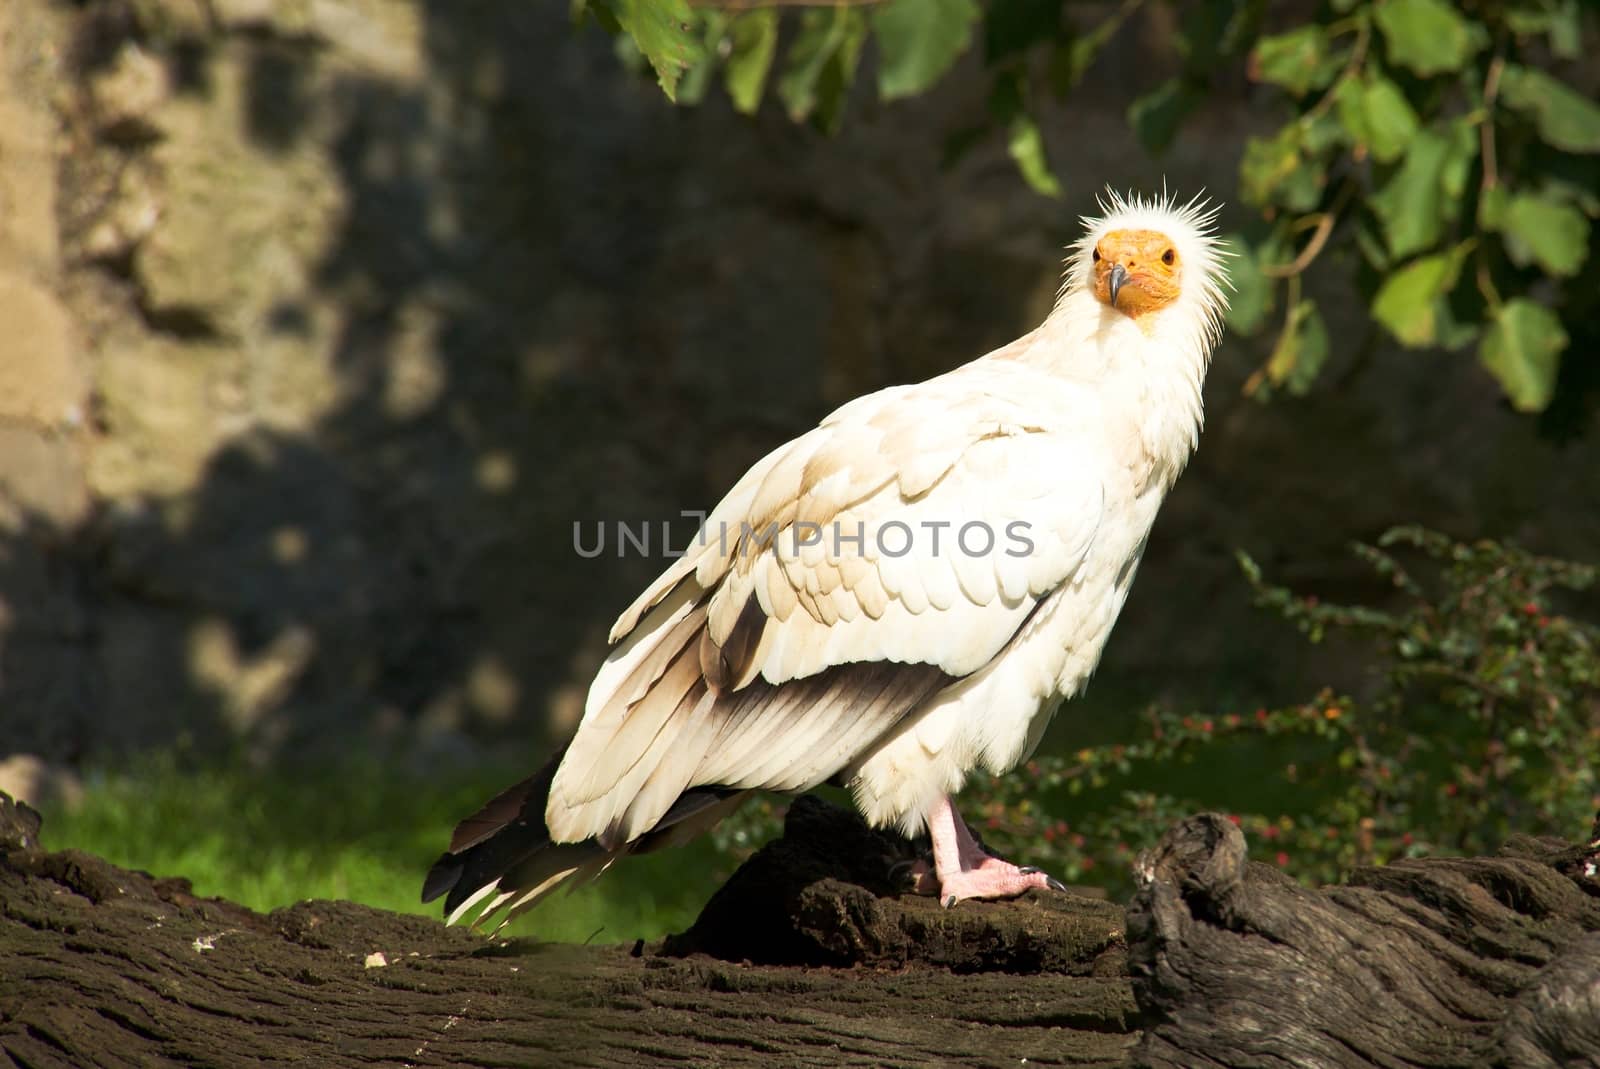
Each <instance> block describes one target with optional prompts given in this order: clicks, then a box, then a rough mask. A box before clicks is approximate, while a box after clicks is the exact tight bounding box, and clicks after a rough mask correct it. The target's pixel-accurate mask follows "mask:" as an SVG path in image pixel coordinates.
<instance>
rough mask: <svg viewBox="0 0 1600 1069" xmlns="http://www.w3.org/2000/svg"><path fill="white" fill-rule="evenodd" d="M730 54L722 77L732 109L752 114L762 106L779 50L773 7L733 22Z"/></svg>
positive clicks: (740, 17)
mask: <svg viewBox="0 0 1600 1069" xmlns="http://www.w3.org/2000/svg"><path fill="white" fill-rule="evenodd" d="M731 36H732V46H733V49H732V51H731V52H730V53H729V54H728V65H727V67H726V68H725V70H724V72H723V77H724V79H725V81H726V84H727V87H728V96H729V97H731V98H732V99H733V106H734V108H735V110H737V111H739V112H741V113H743V114H745V115H753V114H755V111H756V109H757V108H759V107H760V106H761V93H762V90H763V89H765V88H766V84H767V74H768V73H769V72H771V70H772V58H773V56H774V55H776V54H777V50H778V13H777V11H775V10H773V9H772V8H770V7H769V8H764V9H761V10H759V11H751V12H748V13H746V14H743V15H740V16H739V17H738V18H737V19H735V20H734V23H733V27H732V31H731Z"/></svg>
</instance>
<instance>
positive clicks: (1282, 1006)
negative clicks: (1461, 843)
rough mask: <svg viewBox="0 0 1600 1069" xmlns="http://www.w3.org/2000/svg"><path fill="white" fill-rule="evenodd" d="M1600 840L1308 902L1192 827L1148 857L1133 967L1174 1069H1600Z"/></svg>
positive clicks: (1307, 895)
mask: <svg viewBox="0 0 1600 1069" xmlns="http://www.w3.org/2000/svg"><path fill="white" fill-rule="evenodd" d="M1596 857H1597V843H1596V842H1595V841H1591V842H1590V843H1589V844H1587V845H1585V846H1580V847H1572V846H1570V845H1568V844H1566V843H1562V842H1559V841H1556V840H1533V839H1526V838H1523V839H1516V840H1513V841H1511V842H1510V843H1508V844H1507V845H1506V846H1505V847H1504V848H1503V849H1502V851H1501V853H1500V855H1499V856H1498V857H1492V858H1430V859H1426V860H1406V861H1397V862H1395V863H1393V864H1391V865H1387V866H1384V867H1381V868H1365V869H1359V870H1357V871H1356V872H1355V873H1354V874H1353V875H1352V876H1351V878H1350V881H1349V883H1348V885H1345V886H1339V887H1327V888H1323V889H1320V890H1310V889H1308V888H1305V887H1302V886H1300V885H1299V884H1297V883H1295V882H1293V881H1292V880H1289V879H1288V878H1287V877H1285V876H1284V875H1283V874H1281V873H1280V872H1278V871H1277V870H1275V869H1271V868H1269V867H1267V866H1264V865H1260V864H1256V863H1253V862H1250V861H1248V860H1247V859H1246V854H1245V842H1244V836H1243V835H1242V834H1240V832H1239V829H1238V828H1236V827H1234V826H1233V825H1232V824H1231V823H1230V822H1229V821H1227V820H1226V819H1224V818H1222V817H1218V816H1215V815H1206V816H1200V817H1195V818H1191V819H1189V820H1186V821H1184V822H1182V823H1180V824H1179V825H1178V826H1177V827H1175V828H1174V829H1172V830H1171V831H1169V832H1168V833H1167V835H1166V836H1165V837H1164V839H1163V840H1162V842H1161V844H1160V845H1159V846H1158V847H1157V848H1156V849H1155V850H1153V851H1150V852H1149V853H1147V854H1146V855H1145V856H1143V857H1142V858H1141V859H1140V862H1139V876H1140V879H1141V882H1142V883H1143V886H1142V888H1141V889H1140V890H1139V892H1138V893H1137V894H1136V895H1135V896H1134V899H1133V901H1132V903H1130V905H1129V907H1128V941H1129V965H1130V970H1131V973H1132V978H1133V986H1134V994H1135V997H1136V998H1137V999H1138V1002H1139V1006H1140V1009H1141V1011H1142V1018H1141V1021H1142V1023H1143V1024H1144V1026H1145V1034H1144V1036H1143V1038H1142V1040H1141V1042H1140V1046H1139V1048H1138V1053H1137V1060H1138V1061H1139V1063H1140V1064H1148V1065H1152V1066H1158V1067H1166V1066H1172V1067H1183V1069H1198V1067H1212V1066H1217V1067H1228V1069H1249V1067H1257V1066H1261V1067H1266V1066H1271V1067H1280V1066H1301V1065H1315V1066H1340V1067H1343V1066H1360V1067H1363V1069H1365V1067H1370V1066H1406V1067H1428V1066H1441V1067H1443V1066H1502V1065H1503V1066H1508V1067H1511V1066H1515V1067H1522V1066H1545V1065H1550V1066H1555V1065H1575V1064H1581V1065H1600V1014H1597V1012H1596V1011H1597V1009H1600V946H1597V942H1596V939H1597V937H1596V935H1595V934H1594V933H1595V932H1596V931H1597V930H1600V880H1597V879H1596V877H1595V872H1596V867H1595V865H1596Z"/></svg>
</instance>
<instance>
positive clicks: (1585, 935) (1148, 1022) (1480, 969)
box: [0, 795, 1600, 1067]
mask: <svg viewBox="0 0 1600 1069" xmlns="http://www.w3.org/2000/svg"><path fill="white" fill-rule="evenodd" d="M38 831H39V827H38V819H37V815H36V814H33V813H32V811H31V810H28V809H27V808H26V807H23V806H16V805H13V804H12V803H11V801H10V800H9V799H7V798H4V796H3V795H0V963H3V964H0V1055H3V1056H4V1057H3V1059H0V1064H14V1065H25V1066H55V1065H71V1066H79V1065H150V1064H190V1065H218V1066H230V1065H241V1064H260V1063H264V1062H277V1061H291V1060H293V1061H304V1062H307V1063H309V1064H315V1065H323V1066H366V1065H374V1064H382V1065H416V1066H424V1065H430V1066H437V1065H454V1066H526V1065H533V1066H542V1065H601V1066H610V1065H639V1064H662V1065H665V1064H678V1065H681V1064H693V1065H722V1066H742V1065H758V1064H759V1065H763V1066H772V1065H818V1066H834V1065H927V1064H946V1065H981V1066H989V1065H994V1066H999V1065H1010V1066H1015V1065H1019V1064H1033V1065H1073V1066H1124V1065H1136V1064H1150V1065H1158V1066H1185V1067H1190V1066H1298V1065H1334V1066H1346V1065H1348V1066H1463V1065H1468V1066H1470V1065H1483V1066H1502V1065H1503V1066H1517V1067H1521V1066H1545V1065H1550V1066H1554V1065H1574V1064H1582V1065H1592V1064H1600V934H1597V933H1600V880H1597V879H1596V877H1595V859H1596V851H1595V847H1594V845H1593V844H1592V843H1590V844H1586V845H1578V846H1573V845H1571V844H1565V843H1558V842H1553V841H1549V840H1537V841H1536V840H1518V841H1515V842H1513V843H1511V844H1509V845H1508V847H1507V849H1506V850H1505V851H1504V852H1503V854H1502V856H1499V857H1496V858H1486V859H1441V860H1437V861H1414V862H1405V863H1401V864H1395V865H1392V866H1389V867H1387V868H1383V869H1372V870H1362V871H1361V872H1358V873H1357V874H1356V875H1355V877H1354V878H1353V879H1352V881H1351V883H1350V884H1349V885H1347V886H1341V887H1331V888H1325V889H1322V890H1310V889H1307V888H1303V887H1300V886H1299V885H1297V884H1294V883H1292V882H1290V881H1288V880H1286V879H1285V878H1283V877H1282V876H1281V874H1279V873H1277V872H1276V871H1274V870H1271V869H1268V868H1266V867H1264V866H1258V865H1254V864H1251V863H1249V862H1248V861H1247V860H1246V858H1245V852H1244V840H1243V838H1242V836H1240V835H1239V833H1238V830H1237V829H1236V828H1234V827H1233V826H1232V825H1231V824H1229V823H1228V822H1227V821H1225V820H1223V819H1221V818H1218V817H1213V816H1200V817H1196V818H1192V819H1190V820H1188V821H1185V822H1183V823H1181V824H1179V825H1177V826H1176V827H1175V828H1173V829H1172V831H1171V832H1169V833H1168V835H1167V837H1166V838H1165V840H1164V841H1163V843H1162V845H1161V846H1160V847H1159V848H1158V849H1157V850H1155V851H1152V852H1150V854H1148V855H1147V856H1146V857H1145V858H1143V859H1142V860H1141V865H1142V876H1143V878H1144V884H1143V887H1142V889H1141V890H1140V891H1139V893H1138V894H1137V895H1136V896H1135V897H1134V900H1133V901H1132V903H1131V904H1129V905H1128V906H1127V908H1126V910H1124V908H1123V907H1122V906H1119V905H1114V904H1111V903H1108V902H1104V901H1099V900H1096V899H1093V898H1089V897H1081V896H1076V895H1045V894H1039V893H1030V894H1029V895H1028V896H1025V897H1023V898H1021V899H1018V900H1016V901H1012V902H1000V903H964V904H962V905H961V906H959V907H957V908H955V909H952V910H943V909H940V908H939V907H938V905H937V904H936V903H935V902H934V901H933V900H931V899H926V898H918V897H914V896H897V895H895V894H893V893H892V877H891V875H890V873H891V871H892V868H893V866H894V864H895V863H897V862H898V861H901V860H904V859H905V857H906V856H907V854H908V852H911V848H910V847H909V846H908V844H906V843H905V842H904V841H902V840H897V839H896V838H894V837H892V836H887V835H883V834H881V833H878V832H874V831H870V830H868V829H867V828H865V827H864V826H863V825H862V824H861V823H860V821H859V820H858V819H856V818H855V817H854V815H853V814H850V813H847V812H845V811H843V810H839V809H837V808H835V807H832V806H829V805H827V804H826V803H822V802H818V801H815V800H801V801H799V802H797V803H796V804H795V805H794V806H793V807H792V809H791V814H790V819H789V821H788V825H787V827H786V830H785V835H784V837H783V838H782V839H780V840H778V841H776V842H775V843H773V844H771V845H769V846H768V847H767V848H765V849H764V850H763V851H761V852H760V853H759V854H757V855H756V857H754V858H752V859H751V861H750V862H749V863H748V864H747V865H746V866H745V867H744V868H742V869H741V870H740V871H739V872H738V873H736V874H735V876H734V877H733V878H732V879H731V880H730V881H729V883H728V884H727V885H726V886H725V887H724V888H723V889H722V890H721V891H719V892H718V894H717V895H716V896H715V897H714V898H713V900H712V901H711V902H710V903H708V905H707V907H706V910H705V912H704V913H703V914H702V916H701V918H700V919H699V921H697V922H696V924H695V926H694V927H693V928H691V929H690V930H689V931H688V932H686V933H683V934H682V935H679V936H674V937H671V938H669V939H667V940H664V941H662V942H660V943H656V944H651V945H645V944H637V945H634V946H589V947H582V946H570V945H549V944H539V943H536V942H533V941H527V940H510V941H506V940H486V939H484V938H483V937H482V936H479V935H475V934H473V933H471V932H468V931H463V930H461V929H451V928H445V927H444V926H443V925H441V924H439V923H437V922H435V921H432V920H429V919H427V918H423V917H415V916H403V915H397V914H391V913H384V912H381V911H378V910H373V909H368V908H366V907H362V906H357V905H354V904H351V903H345V902H303V903H300V904H298V905H295V906H291V907H288V908H286V909H280V910H275V911H274V912H272V913H270V914H260V913H255V912H253V911H251V910H248V909H245V908H243V907H241V906H238V905H235V904H232V903H229V902H226V901H222V900H220V899H207V898H198V897H196V896H195V895H194V894H193V893H192V892H191V889H190V887H189V885H188V883H187V882H186V881H184V880H182V879H158V878H153V877H151V876H149V875H146V874H143V873H138V872H130V871H128V870H125V869H120V868H117V867H116V866H113V865H110V864H108V863H106V862H105V861H102V860H100V859H98V858H95V857H91V856H88V855H85V854H81V853H77V852H74V851H60V852H49V851H46V850H44V849H43V848H42V847H41V846H40V845H39V841H38ZM613 878H624V879H625V878H626V875H625V871H624V872H623V873H619V874H618V875H617V877H613ZM1125 917H1126V928H1125V927H1124V918H1125ZM1125 931H1126V933H1128V934H1127V935H1125V934H1124V933H1125ZM1024 1060H1025V1061H1024Z"/></svg>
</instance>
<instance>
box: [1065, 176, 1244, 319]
mask: <svg viewBox="0 0 1600 1069" xmlns="http://www.w3.org/2000/svg"><path fill="white" fill-rule="evenodd" d="M1099 204H1100V209H1101V211H1102V213H1103V214H1101V215H1100V216H1099V217H1087V216H1086V217H1085V218H1084V219H1083V225H1084V234H1083V237H1081V238H1079V239H1078V241H1077V242H1076V243H1074V244H1073V246H1072V248H1071V250H1070V252H1069V254H1068V257H1067V271H1066V279H1065V282H1064V284H1063V286H1062V293H1063V294H1064V295H1065V294H1067V293H1072V292H1076V291H1080V290H1093V289H1094V288H1095V285H1096V281H1097V280H1096V268H1097V266H1098V264H1099V260H1100V253H1099V250H1100V249H1101V248H1102V247H1103V244H1102V243H1104V242H1106V241H1107V239H1108V238H1111V239H1113V241H1115V239H1116V238H1117V237H1118V236H1119V235H1124V234H1133V235H1154V234H1159V235H1163V236H1164V237H1165V238H1166V239H1167V243H1170V249H1171V250H1172V252H1173V253H1174V254H1175V255H1173V256H1171V258H1170V264H1171V266H1170V269H1168V271H1167V273H1168V274H1169V275H1171V283H1172V284H1171V287H1170V293H1169V294H1167V295H1166V296H1165V299H1163V300H1162V301H1161V303H1160V306H1161V314H1162V315H1163V316H1164V317H1165V316H1176V317H1177V318H1178V319H1179V320H1180V321H1182V322H1186V323H1191V324H1194V325H1195V326H1197V327H1198V328H1199V329H1198V333H1199V334H1200V336H1201V338H1202V339H1203V341H1202V344H1203V345H1204V347H1205V348H1206V349H1209V348H1210V347H1211V346H1212V345H1213V344H1215V342H1216V340H1217V338H1218V336H1219V335H1220V334H1221V332H1222V316H1223V314H1224V313H1225V312H1226V311H1227V309H1228V297H1227V294H1226V292H1225V291H1224V287H1225V286H1228V285H1229V282H1228V275H1227V269H1226V267H1225V265H1224V263H1223V261H1224V260H1225V259H1226V258H1227V257H1228V256H1230V255H1232V254H1231V253H1230V252H1229V251H1228V250H1227V249H1226V248H1224V247H1223V246H1222V245H1221V243H1220V242H1219V241H1218V240H1217V236H1216V221H1217V211H1218V208H1219V206H1218V205H1214V204H1212V203H1211V202H1210V201H1208V200H1204V199H1202V197H1201V196H1199V195H1197V196H1195V197H1194V198H1192V199H1191V200H1189V201H1188V202H1187V203H1183V204H1180V203H1178V201H1177V200H1176V199H1175V198H1174V197H1172V196H1171V195H1170V194H1168V193H1165V192H1163V193H1162V195H1161V196H1160V197H1158V198H1146V197H1143V196H1141V195H1139V194H1136V193H1128V194H1126V195H1123V194H1121V193H1118V192H1116V191H1115V190H1113V189H1111V188H1109V187H1108V188H1107V189H1106V193H1105V195H1104V196H1102V197H1101V198H1100V199H1099ZM1155 255H1156V256H1157V257H1158V258H1159V257H1160V256H1161V251H1160V250H1156V252H1155ZM1157 267H1158V269H1161V268H1160V265H1159V264H1158V265H1157ZM1102 273H1103V272H1102ZM1103 284H1104V283H1103V280H1101V285H1102V287H1103ZM1112 303H1116V302H1114V301H1113V302H1112Z"/></svg>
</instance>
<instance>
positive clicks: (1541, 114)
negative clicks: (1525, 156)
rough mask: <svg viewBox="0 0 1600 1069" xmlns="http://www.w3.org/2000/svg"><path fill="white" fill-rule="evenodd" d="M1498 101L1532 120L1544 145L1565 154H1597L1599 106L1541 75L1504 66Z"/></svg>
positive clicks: (1599, 145) (1557, 80)
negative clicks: (1565, 152) (1560, 150)
mask: <svg viewBox="0 0 1600 1069" xmlns="http://www.w3.org/2000/svg"><path fill="white" fill-rule="evenodd" d="M1500 99H1501V100H1502V101H1504V102H1505V103H1506V104H1507V105H1508V106H1510V107H1512V108H1515V109H1516V110H1518V111H1520V112H1522V113H1523V114H1525V115H1527V116H1529V117H1530V118H1532V119H1533V124H1534V126H1535V127H1536V128H1537V129H1538V131H1539V136H1540V137H1541V138H1543V139H1544V141H1545V143H1546V144H1549V145H1553V146H1555V147H1556V148H1558V149H1563V150H1564V151H1567V152H1586V153H1587V152H1600V104H1596V103H1595V102H1594V101H1593V100H1590V99H1589V98H1588V97H1586V96H1584V95H1583V94H1582V93H1579V92H1578V91H1577V90H1575V89H1573V88H1572V87H1571V86H1569V85H1567V84H1566V83H1565V82H1562V81H1561V80H1559V79H1557V78H1552V77H1551V76H1550V75H1548V74H1546V73H1544V72H1543V71H1537V70H1530V69H1528V68H1527V67H1518V66H1507V67H1506V69H1505V73H1504V74H1503V75H1502V77H1501V79H1500Z"/></svg>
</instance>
